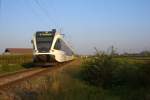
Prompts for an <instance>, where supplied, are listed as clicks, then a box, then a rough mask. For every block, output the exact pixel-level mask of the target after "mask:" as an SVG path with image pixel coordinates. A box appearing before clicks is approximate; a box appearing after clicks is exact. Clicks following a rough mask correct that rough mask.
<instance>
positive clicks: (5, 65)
mask: <svg viewBox="0 0 150 100" xmlns="http://www.w3.org/2000/svg"><path fill="white" fill-rule="evenodd" d="M31 62H32V55H0V74H2V73H9V72H14V71H17V70H20V69H24V68H27V67H30V66H31Z"/></svg>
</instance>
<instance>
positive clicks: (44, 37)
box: [32, 29, 56, 63]
mask: <svg viewBox="0 0 150 100" xmlns="http://www.w3.org/2000/svg"><path fill="white" fill-rule="evenodd" d="M55 33H56V30H55V29H53V30H52V31H39V32H36V33H35V34H34V36H33V39H32V44H33V62H34V63H50V62H55V57H54V55H53V54H52V51H51V47H52V44H53V40H54V37H55Z"/></svg>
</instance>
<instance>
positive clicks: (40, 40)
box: [36, 32, 54, 52]
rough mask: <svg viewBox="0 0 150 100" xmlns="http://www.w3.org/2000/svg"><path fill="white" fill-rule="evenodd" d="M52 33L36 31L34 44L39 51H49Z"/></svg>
mask: <svg viewBox="0 0 150 100" xmlns="http://www.w3.org/2000/svg"><path fill="white" fill-rule="evenodd" d="M53 38H54V35H52V34H50V33H43V32H41V33H37V34H36V44H37V49H38V51H39V52H49V50H50V48H51V45H52V42H53Z"/></svg>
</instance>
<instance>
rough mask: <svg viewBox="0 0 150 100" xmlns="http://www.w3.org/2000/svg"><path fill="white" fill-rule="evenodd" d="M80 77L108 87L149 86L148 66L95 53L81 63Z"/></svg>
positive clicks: (149, 67) (93, 83)
mask: <svg viewBox="0 0 150 100" xmlns="http://www.w3.org/2000/svg"><path fill="white" fill-rule="evenodd" d="M82 67H83V70H82V71H81V74H80V75H81V78H82V79H83V80H85V81H86V82H87V83H89V84H92V85H95V86H101V87H103V88H108V87H111V88H113V87H120V86H122V87H124V86H127V87H129V88H137V87H138V88H140V87H147V86H150V85H149V84H150V78H149V77H150V66H149V64H143V63H141V64H140V63H129V62H128V61H127V60H115V59H114V58H113V56H112V55H106V54H104V53H103V54H97V55H96V56H94V57H91V58H88V59H87V60H85V61H84V63H83V64H82Z"/></svg>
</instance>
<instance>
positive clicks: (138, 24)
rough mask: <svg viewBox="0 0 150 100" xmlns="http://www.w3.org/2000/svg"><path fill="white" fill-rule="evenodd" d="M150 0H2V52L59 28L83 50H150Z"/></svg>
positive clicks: (24, 45) (0, 9)
mask: <svg viewBox="0 0 150 100" xmlns="http://www.w3.org/2000/svg"><path fill="white" fill-rule="evenodd" d="M149 5H150V0H0V52H3V51H4V49H5V48H26V47H28V48H31V47H32V44H31V39H32V36H33V34H34V33H35V32H36V31H49V30H51V29H53V28H56V29H57V30H58V32H61V33H63V34H65V39H66V40H67V41H68V42H69V43H70V45H71V46H73V48H74V49H75V52H76V53H79V54H92V53H94V52H95V50H94V47H96V48H97V49H98V50H99V51H104V50H105V51H107V50H108V48H109V47H110V46H112V45H113V46H114V47H115V49H116V51H117V52H119V53H123V52H130V53H133V52H141V51H143V50H150V6H149Z"/></svg>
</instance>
